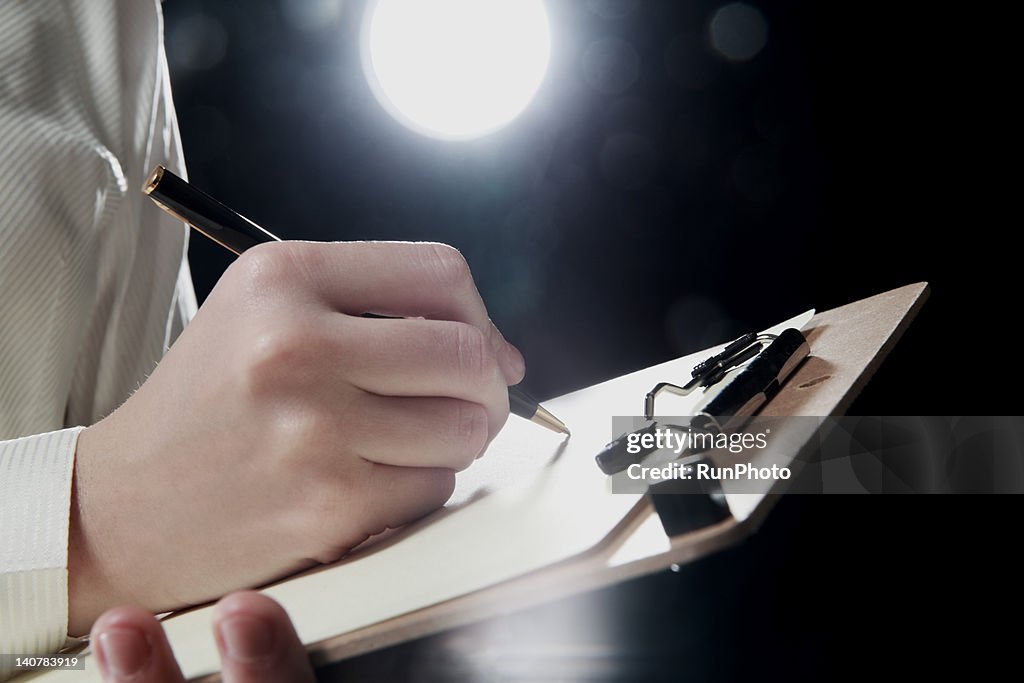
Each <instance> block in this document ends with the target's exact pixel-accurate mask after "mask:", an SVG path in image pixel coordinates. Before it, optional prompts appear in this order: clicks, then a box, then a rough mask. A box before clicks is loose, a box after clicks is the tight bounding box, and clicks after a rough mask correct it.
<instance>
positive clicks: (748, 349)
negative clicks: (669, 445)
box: [595, 328, 810, 475]
mask: <svg viewBox="0 0 1024 683" xmlns="http://www.w3.org/2000/svg"><path fill="white" fill-rule="evenodd" d="M808 355H810V345H809V344H808V343H807V339H806V337H804V335H803V333H802V332H801V331H800V330H798V329H796V328H788V329H786V330H783V331H782V332H780V333H779V334H778V335H770V334H756V333H750V334H745V335H743V336H742V337H740V338H739V339H737V340H735V341H733V342H731V343H730V344H728V345H727V346H726V347H725V348H724V349H723V350H722V351H721V352H720V353H718V354H716V355H714V356H712V357H711V358H708V359H707V360H705V361H703V362H701V363H699V364H698V365H697V366H696V367H694V368H693V371H692V372H691V378H690V381H689V382H687V383H686V384H684V385H683V386H679V385H676V384H672V383H670V382H659V383H658V384H656V385H655V386H654V388H653V389H651V390H650V391H649V392H647V395H646V396H645V397H644V418H645V419H646V420H647V424H646V425H645V426H644V427H642V428H640V429H637V430H634V431H633V432H627V433H625V434H622V435H620V436H619V437H618V438H616V439H615V440H614V441H612V442H611V443H609V444H608V445H607V446H605V447H604V449H603V450H602V451H601V452H600V453H598V454H597V456H596V458H595V459H596V461H597V465H598V467H600V468H601V471H602V472H604V473H605V474H608V475H614V474H616V473H618V472H621V471H623V470H625V469H627V468H628V467H629V466H630V465H632V464H634V463H638V462H641V461H643V460H644V459H645V458H647V456H649V455H651V454H652V453H653V452H654V451H655V450H656V449H653V448H652V449H641V450H640V452H636V453H630V452H629V451H628V450H627V445H628V444H627V441H628V439H629V436H630V435H631V434H636V433H643V432H648V431H651V432H653V431H655V430H657V429H658V428H666V427H667V428H673V425H669V424H660V423H659V422H657V421H656V420H655V411H654V408H655V400H656V399H657V397H658V396H659V395H660V394H662V393H663V392H666V391H667V392H669V393H671V394H676V395H679V396H686V395H688V394H691V393H693V392H694V391H696V390H697V389H700V388H704V389H708V388H711V387H714V394H713V396H711V397H710V398H709V400H708V401H707V403H705V404H704V406H703V407H702V408H701V409H700V410H699V411H697V412H696V414H694V415H693V417H692V418H690V420H689V424H688V425H687V429H689V430H699V431H706V432H711V433H715V434H718V433H727V432H733V431H736V430H737V429H740V428H741V427H742V426H743V425H745V424H746V423H747V422H748V421H749V419H750V418H751V417H752V416H753V415H754V413H756V412H757V411H758V410H760V409H761V408H762V407H763V406H764V404H766V403H767V402H768V401H770V400H771V399H772V398H774V397H775V395H776V394H777V393H778V392H779V389H780V388H781V387H782V384H783V383H785V381H786V380H787V379H788V378H789V376H790V375H791V374H792V373H793V371H794V370H796V368H797V367H798V366H799V365H800V363H802V362H803V360H804V359H805V358H806V357H807V356H808ZM736 370H738V372H734V371H736ZM723 380H724V382H723ZM719 384H721V386H715V385H719ZM676 428H678V427H676ZM693 455H696V453H695V452H692V451H690V452H687V453H686V454H685V455H684V456H681V457H690V456H693Z"/></svg>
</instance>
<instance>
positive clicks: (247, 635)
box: [213, 591, 314, 683]
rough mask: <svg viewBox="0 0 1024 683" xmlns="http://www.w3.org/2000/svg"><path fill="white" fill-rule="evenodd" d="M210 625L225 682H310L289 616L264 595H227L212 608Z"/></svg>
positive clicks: (309, 668) (306, 658) (248, 592)
mask: <svg viewBox="0 0 1024 683" xmlns="http://www.w3.org/2000/svg"><path fill="white" fill-rule="evenodd" d="M213 624H214V633H215V637H216V640H217V649H218V650H219V651H220V657H221V667H222V676H223V680H224V681H225V683H284V682H285V681H288V682H289V683H290V682H292V681H294V682H296V683H303V682H305V681H313V680H314V678H313V669H312V667H311V666H310V664H309V658H308V657H307V656H306V649H305V647H303V645H302V642H301V641H300V640H299V637H298V635H296V633H295V628H294V627H293V626H292V623H291V620H290V619H289V618H288V614H287V613H286V612H285V611H284V608H282V607H281V606H280V605H278V604H277V603H276V602H274V601H273V600H271V599H270V598H268V597H267V596H265V595H261V594H259V593H255V592H252V591H242V592H239V593H233V594H232V595H229V596H227V597H226V598H224V599H222V600H221V601H220V602H218V603H217V606H216V607H215V608H214V612H213Z"/></svg>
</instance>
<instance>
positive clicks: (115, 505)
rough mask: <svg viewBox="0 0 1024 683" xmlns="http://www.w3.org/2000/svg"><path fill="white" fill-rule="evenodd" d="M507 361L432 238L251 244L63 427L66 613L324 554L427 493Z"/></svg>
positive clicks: (498, 404) (173, 600)
mask: <svg viewBox="0 0 1024 683" xmlns="http://www.w3.org/2000/svg"><path fill="white" fill-rule="evenodd" d="M364 312H373V313H377V314H381V315H387V316H397V317H400V319H381V318H376V319H370V318H365V317H361V315H360V314H362V313H364ZM523 373H524V367H523V361H522V356H521V355H520V354H519V352H518V351H517V350H516V349H515V348H514V347H513V346H511V345H510V344H508V343H507V342H506V341H505V340H504V338H503V337H502V336H501V334H500V333H499V332H498V331H497V329H496V328H495V327H494V325H493V324H491V322H490V319H489V318H488V316H487V311H486V309H485V308H484V304H483V302H482V301H481V299H480V295H479V294H478V293H477V290H476V287H475V285H474V283H473V279H472V277H471V275H470V273H469V269H468V267H467V266H466V262H465V260H464V259H463V258H462V256H461V255H460V254H459V253H458V252H457V251H456V250H455V249H452V248H451V247H446V246H443V245H437V244H409V243H328V244H324V243H305V242H279V243H271V244H264V245H260V246H258V247H254V248H253V249H251V250H249V251H247V252H246V253H245V254H243V255H242V257H241V258H239V259H238V261H236V262H235V263H234V264H233V265H232V266H231V267H230V268H229V269H228V270H227V272H226V273H225V274H224V277H223V278H222V279H221V281H220V282H219V283H218V285H217V287H216V288H215V289H214V291H213V292H212V293H211V294H210V296H209V298H208V300H207V301H206V303H205V304H204V305H203V307H202V308H201V309H200V311H199V313H198V314H197V315H196V317H195V319H194V320H193V321H192V322H191V324H189V326H188V327H187V328H186V329H185V331H184V332H183V333H182V335H181V337H180V338H179V339H178V340H177V342H175V344H174V345H173V346H172V347H171V349H170V350H169V351H168V353H167V355H166V356H165V357H164V359H163V360H162V361H161V362H160V364H159V366H157V367H156V369H155V370H154V371H153V374H152V375H151V376H150V377H149V379H147V380H146V382H145V383H144V384H143V385H142V386H141V387H140V388H139V390H138V391H137V392H136V393H135V394H134V395H133V396H132V397H131V398H129V399H128V400H127V401H126V402H125V403H124V405H122V406H121V407H120V408H118V409H117V410H116V411H115V412H114V413H112V414H111V415H110V416H108V417H107V418H106V419H104V420H102V421H101V422H99V423H97V424H96V425H93V426H92V427H89V428H88V429H86V430H85V431H84V432H83V433H82V434H81V436H80V440H79V445H78V452H77V456H76V464H75V478H74V492H73V500H72V513H71V534H70V547H69V602H70V610H69V612H70V628H69V631H70V632H71V633H72V634H77V633H84V632H86V631H88V630H89V627H90V626H91V625H92V623H93V621H94V619H95V618H96V617H97V616H99V614H100V613H101V612H103V611H104V610H106V609H107V608H109V607H111V606H112V605H117V604H132V605H137V606H139V607H142V608H144V609H146V610H149V611H150V612H162V611H167V610H171V609H176V608H180V607H184V606H187V605H193V604H197V603H202V602H207V601H210V600H214V599H216V598H218V597H220V596H222V595H226V594H227V593H229V592H231V591H233V590H237V589H239V588H248V587H253V586H258V585H262V584H264V583H267V582H269V581H272V580H274V579H277V578H279V577H282V576H285V575H288V574H291V573H293V572H296V571H299V570H301V569H304V568H307V567H309V566H312V565H315V564H317V563H326V562H331V561H333V560H336V559H337V558H339V557H341V556H342V555H344V554H345V553H346V552H347V551H348V550H349V549H351V548H353V547H355V546H356V545H358V544H359V543H361V542H362V541H363V540H365V539H366V538H368V537H369V536H371V535H373V534H376V533H378V532H380V531H383V530H384V529H386V528H390V527H397V526H401V525H403V524H406V523H408V522H410V521H412V520H414V519H416V518H418V517H420V516H422V515H424V514H426V513H428V512H430V511H432V510H434V509H435V508H438V507H440V506H441V505H443V504H444V502H445V501H446V500H447V499H448V497H449V496H450V495H451V492H452V489H453V487H454V481H455V472H456V471H458V470H461V469H463V468H465V467H468V466H469V465H470V463H472V462H473V460H474V459H475V458H477V457H478V456H480V454H481V453H482V452H483V450H484V448H485V447H486V445H487V444H488V443H489V442H490V440H491V439H492V438H493V437H494V435H495V434H496V433H497V432H498V430H499V429H500V428H501V427H502V425H503V424H504V422H505V420H506V418H507V417H508V385H510V384H514V383H517V382H519V381H520V380H521V379H522V376H523Z"/></svg>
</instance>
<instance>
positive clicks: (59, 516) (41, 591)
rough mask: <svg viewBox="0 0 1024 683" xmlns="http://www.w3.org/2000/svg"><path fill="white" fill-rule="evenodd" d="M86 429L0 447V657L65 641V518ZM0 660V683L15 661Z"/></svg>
mask: <svg viewBox="0 0 1024 683" xmlns="http://www.w3.org/2000/svg"><path fill="white" fill-rule="evenodd" d="M81 431H82V428H81V427H72V428H70V429H62V430H60V431H56V432H50V433H47V434H37V435H33V436H27V437H24V438H21V439H14V440H12V441H0V654H7V655H19V654H26V655H28V654H45V653H48V652H54V651H55V650H58V649H59V648H60V647H61V646H62V645H63V644H64V641H65V639H66V638H67V622H68V519H69V511H70V507H71V478H72V473H73V471H74V463H75V446H76V444H77V442H78V435H79V433H81ZM6 660H9V658H3V659H0V680H3V679H4V678H5V677H6V676H8V675H10V673H11V672H10V667H11V666H12V664H13V663H12V662H10V661H6Z"/></svg>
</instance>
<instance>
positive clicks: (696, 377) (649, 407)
mask: <svg viewBox="0 0 1024 683" xmlns="http://www.w3.org/2000/svg"><path fill="white" fill-rule="evenodd" d="M776 337H777V335H774V334H757V333H755V332H749V333H747V334H745V335H743V336H742V337H740V338H739V339H737V340H735V341H733V342H730V343H729V344H728V345H727V346H726V347H725V348H724V349H722V351H721V352H719V353H717V354H715V355H714V356H712V357H711V358H708V359H707V360H704V361H702V362H700V363H698V364H697V366H696V367H694V368H693V371H692V373H691V379H690V381H689V382H687V383H686V384H684V385H683V386H678V385H676V384H672V383H670V382H659V383H658V384H656V385H655V386H654V388H653V389H651V390H650V391H649V392H647V396H645V397H644V417H646V418H647V419H648V420H653V419H654V401H655V399H657V398H658V395H659V394H661V393H662V392H663V391H667V392H669V393H670V394H675V395H676V396H688V395H689V394H692V393H693V392H694V391H696V390H697V389H701V388H706V387H709V386H711V385H712V384H717V383H718V382H720V381H722V378H724V377H725V375H726V373H727V372H729V371H730V370H733V369H735V368H738V367H739V366H741V365H743V364H744V363H746V362H747V361H749V360H750V359H752V358H754V357H755V356H757V355H758V354H760V353H761V351H762V350H763V349H764V348H766V347H767V345H768V344H770V343H771V342H772V341H773V340H775V339H776Z"/></svg>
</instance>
